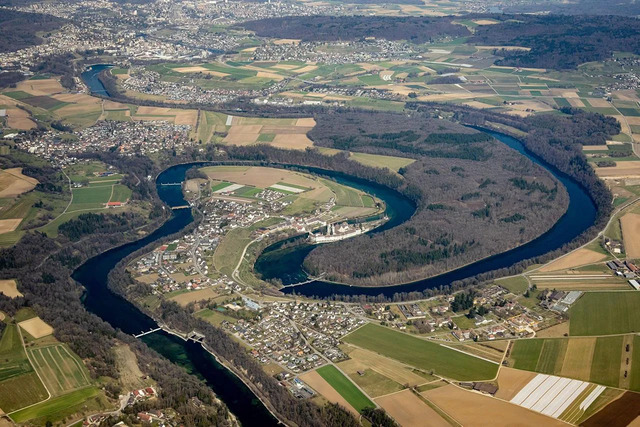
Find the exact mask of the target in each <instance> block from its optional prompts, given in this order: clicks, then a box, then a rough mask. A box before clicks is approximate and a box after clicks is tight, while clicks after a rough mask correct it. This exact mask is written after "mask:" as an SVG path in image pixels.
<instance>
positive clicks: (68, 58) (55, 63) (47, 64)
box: [31, 53, 76, 89]
mask: <svg viewBox="0 0 640 427" xmlns="http://www.w3.org/2000/svg"><path fill="white" fill-rule="evenodd" d="M74 58H75V57H74V56H73V55H72V54H71V53H65V54H60V55H47V56H43V57H41V58H38V60H39V62H38V63H37V64H36V65H35V66H34V67H32V68H31V71H33V72H34V73H39V74H53V75H56V76H60V84H61V85H62V86H63V87H65V88H67V89H74V88H75V87H76V83H75V81H74V79H73V76H74V75H75V68H74V65H73V64H74V63H73V60H74Z"/></svg>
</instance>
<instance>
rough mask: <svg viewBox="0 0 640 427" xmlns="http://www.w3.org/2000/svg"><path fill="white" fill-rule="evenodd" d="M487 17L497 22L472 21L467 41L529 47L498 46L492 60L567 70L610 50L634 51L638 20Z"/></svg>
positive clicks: (638, 45) (639, 44)
mask: <svg viewBox="0 0 640 427" xmlns="http://www.w3.org/2000/svg"><path fill="white" fill-rule="evenodd" d="M607 15H609V13H607ZM480 16H483V15H480ZM488 16H490V17H491V18H492V19H497V20H499V21H500V23H499V24H496V25H481V26H478V27H477V28H476V31H475V33H474V34H473V36H471V37H470V39H469V41H470V42H471V43H476V44H480V45H485V46H487V45H488V46H522V47H526V48H529V49H530V50H498V51H497V52H496V53H497V54H498V55H501V56H503V57H504V59H501V60H499V61H497V62H496V64H498V65H507V66H513V67H537V68H553V69H573V68H576V67H577V66H578V65H580V64H582V63H585V62H590V61H602V60H604V59H607V58H610V57H611V55H612V54H613V52H614V51H622V52H633V53H636V54H638V53H640V20H638V19H636V18H632V17H622V16H590V15H588V16H561V15H488Z"/></svg>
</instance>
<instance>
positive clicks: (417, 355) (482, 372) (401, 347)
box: [344, 323, 498, 381]
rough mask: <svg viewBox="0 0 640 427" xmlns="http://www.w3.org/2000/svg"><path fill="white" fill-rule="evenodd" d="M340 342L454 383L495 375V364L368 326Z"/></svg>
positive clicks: (417, 339)
mask: <svg viewBox="0 0 640 427" xmlns="http://www.w3.org/2000/svg"><path fill="white" fill-rule="evenodd" d="M344 341H346V342H348V343H351V344H354V345H357V346H358V347H362V348H365V349H368V350H371V351H374V352H377V353H380V354H382V355H384V356H387V357H390V358H392V359H396V360H398V361H400V362H403V363H406V364H408V365H411V366H414V367H416V368H419V369H423V370H425V371H430V370H434V371H435V373H437V374H438V375H442V376H444V377H448V378H452V379H456V380H461V381H467V380H489V379H492V378H494V377H495V376H496V373H497V372H498V364H496V363H491V362H488V361H486V360H482V359H479V358H477V357H474V356H470V355H467V354H464V353H461V352H459V351H455V350H452V349H450V348H447V347H444V346H441V345H439V344H436V343H433V342H429V341H426V340H422V339H420V338H416V337H412V336H410V335H407V334H404V333H401V332H396V331H394V330H392V329H389V328H385V327H382V326H377V325H374V324H371V323H368V324H366V325H365V326H363V327H362V328H360V329H357V330H356V331H354V332H352V333H351V334H349V335H347V336H346V337H344Z"/></svg>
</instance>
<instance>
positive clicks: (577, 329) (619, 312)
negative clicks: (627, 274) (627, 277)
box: [569, 291, 640, 336]
mask: <svg viewBox="0 0 640 427" xmlns="http://www.w3.org/2000/svg"><path fill="white" fill-rule="evenodd" d="M569 330H570V335H573V336H579V335H612V334H624V333H630V332H637V331H640V292H637V291H628V292H588V293H585V294H584V295H583V296H582V297H581V298H580V299H579V300H578V301H576V302H575V303H574V304H573V305H572V306H571V309H570V310H569Z"/></svg>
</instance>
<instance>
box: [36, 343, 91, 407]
mask: <svg viewBox="0 0 640 427" xmlns="http://www.w3.org/2000/svg"><path fill="white" fill-rule="evenodd" d="M28 351H29V355H30V358H31V360H32V361H33V363H34V364H35V368H36V370H37V371H38V373H39V374H40V377H41V378H42V379H43V381H44V382H45V384H46V386H47V389H48V390H49V391H50V392H51V394H52V395H54V396H59V395H60V394H63V393H64V392H66V391H70V390H75V389H77V388H81V387H86V386H88V385H89V384H90V380H89V374H88V372H86V369H85V368H84V366H82V363H81V362H80V361H79V360H78V359H77V358H76V357H74V356H73V355H72V354H71V352H70V351H69V350H68V349H67V348H66V346H64V345H62V344H55V345H49V346H44V347H42V346H40V347H36V348H30V349H29V350H28Z"/></svg>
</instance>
